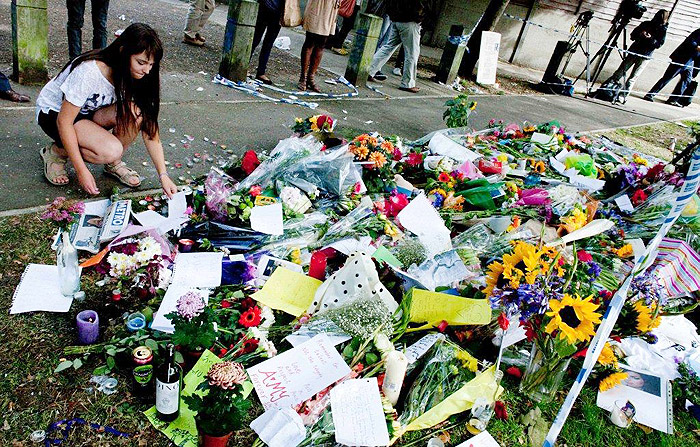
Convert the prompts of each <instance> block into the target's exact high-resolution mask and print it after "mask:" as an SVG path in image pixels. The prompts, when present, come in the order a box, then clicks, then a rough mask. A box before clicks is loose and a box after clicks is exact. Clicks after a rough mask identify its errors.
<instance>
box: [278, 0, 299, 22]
mask: <svg viewBox="0 0 700 447" xmlns="http://www.w3.org/2000/svg"><path fill="white" fill-rule="evenodd" d="M303 20H304V18H303V16H302V15H301V7H299V0H284V11H283V12H282V18H280V25H282V26H285V27H290V28H293V27H295V26H299V25H301V23H302V22H303Z"/></svg>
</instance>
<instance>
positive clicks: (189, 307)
mask: <svg viewBox="0 0 700 447" xmlns="http://www.w3.org/2000/svg"><path fill="white" fill-rule="evenodd" d="M204 307H205V304H204V300H203V299H202V295H200V294H199V293H196V292H187V293H186V294H184V295H182V296H181V297H180V298H179V299H178V300H177V307H176V308H177V313H178V315H180V316H181V317H182V318H184V319H186V320H187V321H190V320H192V319H193V318H194V317H196V316H197V315H199V314H201V313H202V311H204Z"/></svg>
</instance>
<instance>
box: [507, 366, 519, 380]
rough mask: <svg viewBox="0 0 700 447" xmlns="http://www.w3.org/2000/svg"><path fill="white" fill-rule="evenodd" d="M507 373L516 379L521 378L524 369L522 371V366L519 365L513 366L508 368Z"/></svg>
mask: <svg viewBox="0 0 700 447" xmlns="http://www.w3.org/2000/svg"><path fill="white" fill-rule="evenodd" d="M506 374H508V375H509V376H513V377H515V378H516V379H520V378H521V377H522V376H523V373H522V371H520V368H518V367H517V366H511V367H510V368H508V369H506Z"/></svg>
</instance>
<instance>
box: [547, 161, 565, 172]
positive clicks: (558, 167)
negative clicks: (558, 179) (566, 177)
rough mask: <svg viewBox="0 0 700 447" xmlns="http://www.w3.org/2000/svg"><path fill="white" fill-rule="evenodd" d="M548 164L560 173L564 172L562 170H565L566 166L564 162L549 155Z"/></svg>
mask: <svg viewBox="0 0 700 447" xmlns="http://www.w3.org/2000/svg"><path fill="white" fill-rule="evenodd" d="M549 165H550V166H551V167H552V169H554V170H555V171H557V172H558V173H560V174H564V171H566V166H565V165H564V163H562V162H560V161H559V160H557V159H556V158H554V157H549Z"/></svg>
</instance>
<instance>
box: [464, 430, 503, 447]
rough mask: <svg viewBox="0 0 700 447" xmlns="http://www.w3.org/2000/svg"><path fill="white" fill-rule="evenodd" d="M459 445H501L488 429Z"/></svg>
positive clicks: (476, 446)
mask: <svg viewBox="0 0 700 447" xmlns="http://www.w3.org/2000/svg"><path fill="white" fill-rule="evenodd" d="M457 447H501V446H500V444H499V443H498V442H496V440H495V439H493V436H491V433H489V432H488V431H482V432H481V433H479V434H478V435H476V436H474V437H473V438H469V439H467V440H466V441H464V442H463V443H461V444H460V445H458V446H457Z"/></svg>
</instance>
